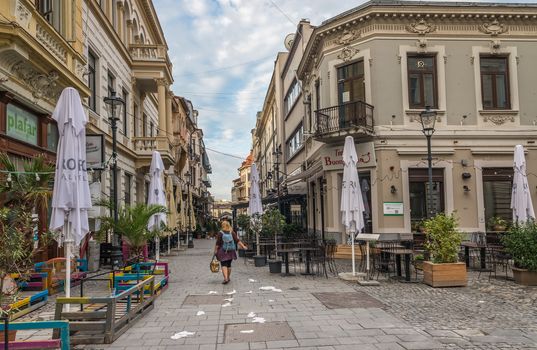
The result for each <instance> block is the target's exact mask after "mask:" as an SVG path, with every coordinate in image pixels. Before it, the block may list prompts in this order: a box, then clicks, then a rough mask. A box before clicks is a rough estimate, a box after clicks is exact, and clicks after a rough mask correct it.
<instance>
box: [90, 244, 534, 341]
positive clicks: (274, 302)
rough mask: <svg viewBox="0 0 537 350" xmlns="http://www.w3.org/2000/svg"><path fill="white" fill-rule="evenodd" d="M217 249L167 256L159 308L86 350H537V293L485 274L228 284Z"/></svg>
mask: <svg viewBox="0 0 537 350" xmlns="http://www.w3.org/2000/svg"><path fill="white" fill-rule="evenodd" d="M213 244H214V241H212V240H196V241H195V248H192V249H188V250H187V251H184V252H180V253H179V255H178V256H171V257H167V258H166V259H168V260H169V262H170V264H171V273H170V276H171V281H170V286H169V288H168V290H167V291H165V292H164V293H163V294H162V295H161V297H160V298H159V299H158V300H157V303H156V307H155V309H154V310H153V311H151V312H150V313H149V314H148V315H147V316H145V317H144V318H142V319H141V320H139V321H138V322H137V323H135V325H134V326H133V327H132V328H131V329H129V330H128V331H127V332H126V333H125V334H124V335H122V336H121V337H120V338H119V339H118V340H117V341H116V342H115V343H114V344H111V345H86V346H85V347H84V348H85V349H184V350H187V349H197V350H205V349H233V350H240V349H283V348H285V349H287V348H291V349H292V348H297V349H326V350H328V349H364V350H367V349H386V350H388V349H390V350H391V349H535V348H537V315H536V312H535V307H534V301H535V300H536V298H537V293H536V290H535V288H527V287H526V288H524V287H520V286H515V285H514V284H513V283H512V282H501V281H497V280H494V279H492V280H491V282H490V283H489V280H488V274H482V275H481V276H478V274H477V273H476V274H475V275H474V274H473V273H472V274H470V278H471V279H472V282H471V283H470V286H469V287H467V288H456V289H446V288H443V289H433V288H431V287H428V286H425V285H424V284H421V283H412V284H405V283H400V282H397V281H391V280H382V281H381V285H380V286H379V287H374V286H371V287H362V286H357V285H353V284H350V283H347V282H343V281H341V280H339V279H337V278H334V277H329V278H328V279H327V278H324V277H315V278H312V277H304V276H301V275H298V276H295V277H281V276H280V275H279V274H270V273H269V271H268V267H264V268H256V267H254V266H253V264H251V263H248V264H245V263H244V260H243V259H242V258H239V260H237V261H235V262H234V264H233V273H232V276H231V282H230V283H229V284H227V285H222V284H221V282H222V277H221V275H220V274H212V273H210V271H209V261H210V256H211V252H212V249H213ZM478 277H479V279H478ZM262 287H273V288H262ZM260 288H262V289H266V290H262V289H260ZM80 348H82V347H80Z"/></svg>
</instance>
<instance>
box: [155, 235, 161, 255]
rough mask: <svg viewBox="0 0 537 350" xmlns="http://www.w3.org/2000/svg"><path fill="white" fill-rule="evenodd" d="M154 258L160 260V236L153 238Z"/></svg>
mask: <svg viewBox="0 0 537 350" xmlns="http://www.w3.org/2000/svg"><path fill="white" fill-rule="evenodd" d="M155 246H156V247H155V259H156V260H160V237H159V236H157V238H155Z"/></svg>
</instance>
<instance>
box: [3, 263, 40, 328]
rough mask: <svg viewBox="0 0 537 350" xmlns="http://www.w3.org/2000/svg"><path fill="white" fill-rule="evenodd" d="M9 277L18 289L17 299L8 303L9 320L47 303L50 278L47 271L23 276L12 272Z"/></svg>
mask: <svg viewBox="0 0 537 350" xmlns="http://www.w3.org/2000/svg"><path fill="white" fill-rule="evenodd" d="M11 278H13V279H14V280H15V282H16V283H17V286H18V289H19V291H18V292H17V296H18V300H17V301H15V302H14V303H12V304H10V305H9V308H10V310H11V311H12V312H11V314H10V320H15V319H17V318H19V317H21V316H24V315H26V314H28V313H29V312H31V311H33V310H35V309H38V308H40V307H41V306H43V305H45V304H46V303H47V300H48V285H49V278H50V274H49V273H48V272H35V273H30V274H29V275H27V276H26V277H24V278H23V277H21V276H20V275H19V274H17V273H12V274H11Z"/></svg>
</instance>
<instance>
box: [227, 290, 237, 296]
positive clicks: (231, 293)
mask: <svg viewBox="0 0 537 350" xmlns="http://www.w3.org/2000/svg"><path fill="white" fill-rule="evenodd" d="M235 293H237V291H236V290H235V289H233V290H232V291H231V292H228V293H226V294H227V295H233V294H235Z"/></svg>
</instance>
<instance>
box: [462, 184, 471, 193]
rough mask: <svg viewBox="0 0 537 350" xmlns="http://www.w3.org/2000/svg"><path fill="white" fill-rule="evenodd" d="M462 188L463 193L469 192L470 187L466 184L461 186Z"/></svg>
mask: <svg viewBox="0 0 537 350" xmlns="http://www.w3.org/2000/svg"><path fill="white" fill-rule="evenodd" d="M462 189H463V190H464V192H465V193H468V192H470V188H468V186H466V185H464V186H462Z"/></svg>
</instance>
